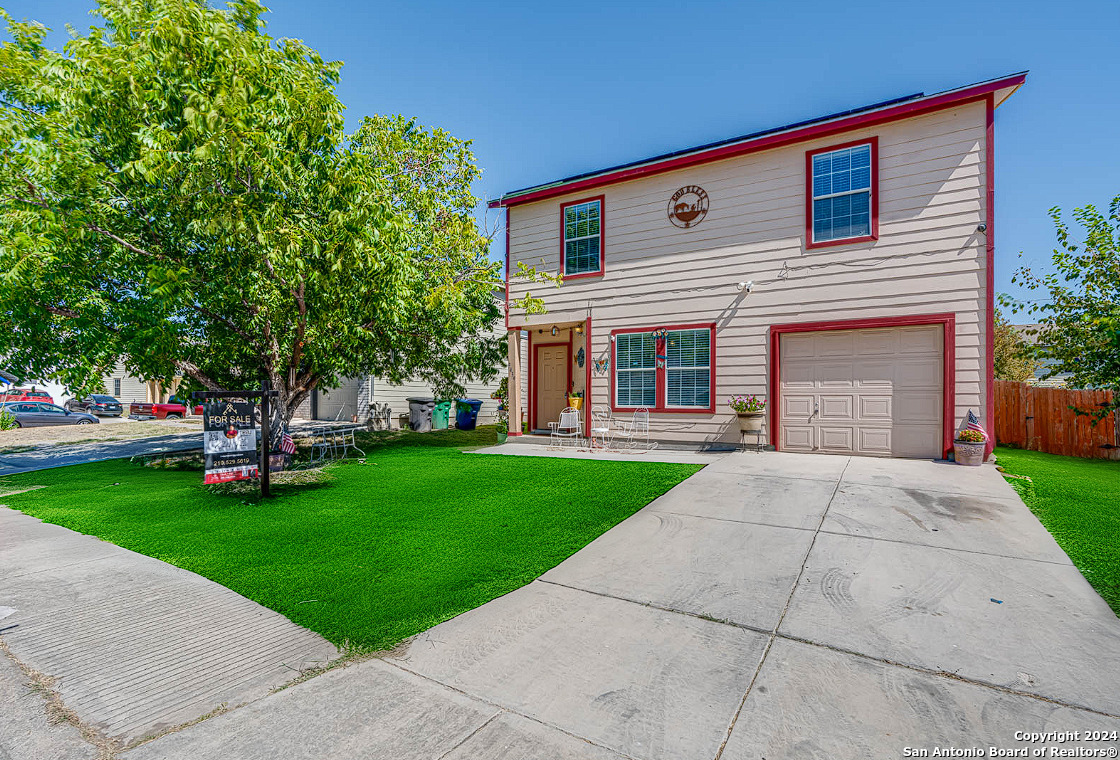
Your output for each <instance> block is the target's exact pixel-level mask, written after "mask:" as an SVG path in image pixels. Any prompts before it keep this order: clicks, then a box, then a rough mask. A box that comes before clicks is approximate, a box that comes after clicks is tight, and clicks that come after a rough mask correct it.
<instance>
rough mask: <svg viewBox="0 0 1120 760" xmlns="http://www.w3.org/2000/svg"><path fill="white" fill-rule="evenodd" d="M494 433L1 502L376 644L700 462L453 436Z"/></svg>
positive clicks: (566, 550)
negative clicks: (282, 474) (270, 482)
mask: <svg viewBox="0 0 1120 760" xmlns="http://www.w3.org/2000/svg"><path fill="white" fill-rule="evenodd" d="M484 439H487V440H489V441H492V440H493V430H492V429H490V430H483V431H481V432H480V433H479V434H476V435H474V436H471V435H470V434H462V433H458V432H457V431H452V432H449V433H442V434H432V435H423V436H422V435H415V434H410V435H407V436H404V437H403V438H400V439H398V440H395V441H385V440H384V437H381V440H380V441H371V440H370V438H368V437H367V440H366V441H365V443H364V444H363V447H364V448H366V451H367V452H369V454H370V455H369V457H368V459H367V461H366V463H365V464H358V463H356V462H355V463H347V464H342V465H338V466H334V467H332V468H330V473H331V474H332V475H333V480H332V481H331V482H330V483H328V484H326V485H322V486H318V487H313V488H308V487H303V488H298V487H289V488H287V489H280V491H281V493H280V494H279V495H278V496H276V497H274V498H272V499H270V500H266V501H264V502H259V501H258V500H256V499H253V498H251V497H248V496H246V495H229V494H215V493H212V492H211V491H210V490H208V489H207V488H205V487H203V486H202V485H201V480H202V474H201V473H200V472H192V471H176V470H160V469H154V468H151V467H141V466H139V465H135V464H130V463H128V462H127V461H120V460H118V461H111V462H100V463H96V464H89V465H78V466H74V467H65V468H60V469H55V470H44V471H41V472H35V473H27V474H24V475H15V476H11V477H9V478H7V479H6V480H5V481H4V482H2V483H0V492H3V491H4V490H11V489H12V488H21V487H28V486H47V487H46V488H42V489H39V490H35V491H29V492H26V493H22V494H15V495H9V496H3V497H0V501H2V502H3V503H6V504H8V505H9V506H11V507H13V508H15V509H19V510H22V511H23V512H26V513H28V514H30V515H34V516H36V517H39V518H42V519H43V520H46V521H48V522H52V523H56V524H58V525H63V526H65V527H67V528H71V529H73V530H76V531H80V532H82V533H88V534H92V535H95V536H99V537H100V538H103V539H105V540H107V541H112V542H113V543H115V544H119V545H120V546H124V547H126V548H128V549H132V550H134V551H137V552H141V553H143V554H147V555H149V556H152V557H157V558H159V559H161V560H164V561H166V562H170V563H171V564H174V565H178V566H179V567H182V568H185V569H187V570H192V571H194V572H196V573H199V574H201V575H204V576H206V577H207V578H211V579H213V580H215V581H217V582H218V583H221V584H222V585H224V586H228V587H229V588H231V589H233V590H234V591H237V592H238V593H240V594H242V595H244V596H247V597H249V598H250V599H253V600H255V601H257V602H259V603H261V604H263V605H265V606H266V607H270V608H272V609H274V610H276V611H278V612H280V613H282V614H284V615H286V616H287V617H288V618H290V619H291V620H293V621H295V622H296V623H298V624H300V625H302V626H306V627H307V628H310V629H312V630H314V631H317V632H319V633H320V634H322V635H323V636H325V637H326V638H327V639H329V640H331V641H332V642H334V643H336V644H340V645H349V646H351V647H353V648H356V649H361V650H376V649H383V648H387V647H390V646H392V645H393V644H395V643H396V642H398V641H400V640H401V639H403V638H405V637H407V636H411V635H412V634H415V633H418V632H419V631H423V630H425V629H427V628H429V627H431V626H433V625H435V624H436V623H439V622H441V621H443V620H447V619H448V618H451V617H453V616H455V615H457V614H459V613H461V612H464V611H466V610H469V609H472V608H474V607H477V606H478V605H480V604H483V603H484V602H487V601H489V600H490V599H493V598H495V597H498V596H501V595H502V594H505V593H507V592H509V591H512V590H514V589H516V588H518V587H519V586H522V585H524V584H526V583H528V582H530V581H531V580H533V579H534V578H536V577H537V576H539V575H540V574H541V573H543V572H544V571H546V570H548V569H549V568H551V567H554V566H555V565H556V564H558V563H559V562H560V561H562V560H563V559H564V558H566V557H568V556H570V555H571V554H573V553H574V552H575V551H577V550H578V549H580V548H581V547H583V546H585V545H586V544H587V543H588V542H590V541H591V540H592V539H594V538H595V537H596V536H599V535H600V534H602V533H603V532H605V531H606V530H608V529H609V528H611V527H612V526H614V525H616V524H618V523H619V522H621V521H622V520H623V519H625V518H626V517H628V516H629V515H631V514H633V513H634V512H635V511H637V510H638V509H640V508H641V507H642V506H644V505H645V504H647V503H649V502H650V501H652V500H653V499H654V498H656V497H657V496H658V495H660V494H662V493H664V492H665V491H666V490H668V489H669V488H671V487H672V486H674V485H675V484H677V483H679V482H680V481H681V480H684V479H685V478H687V477H688V476H689V475H691V474H692V473H694V472H695V471H696V470H698V469H699V467H697V466H693V465H680V464H661V463H653V462H605V461H583V460H570V459H556V458H545V457H509V456H488V455H473V454H465V453H463V452H462V451H460V450H459V449H458V448H455V447H454V445H455V444H464V443H465V444H471V445H478V444H479V443H481V442H482V441H483V440H484ZM415 444H421V445H415Z"/></svg>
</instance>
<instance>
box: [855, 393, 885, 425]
mask: <svg viewBox="0 0 1120 760" xmlns="http://www.w3.org/2000/svg"><path fill="white" fill-rule="evenodd" d="M892 401H893V398H892V397H891V396H869V395H862V396H860V397H859V418H858V419H859V420H860V421H861V422H863V421H886V422H889V421H890V419H891V412H892V407H893V406H894V404H893V403H892Z"/></svg>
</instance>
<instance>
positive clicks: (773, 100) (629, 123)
mask: <svg viewBox="0 0 1120 760" xmlns="http://www.w3.org/2000/svg"><path fill="white" fill-rule="evenodd" d="M0 4H2V5H3V6H4V7H5V8H7V10H8V11H9V12H10V13H11V14H12V15H13V16H15V17H17V18H35V19H38V20H40V21H42V22H44V23H46V24H47V25H48V26H51V27H53V28H55V29H56V30H59V33H57V34H55V35H53V36H52V41H55V42H56V43H57V44H61V43H62V42H63V41H64V35H63V33H62V32H61V30H62V28H63V25H64V24H65V23H67V22H69V23H71V24H73V25H75V26H80V27H84V26H87V25H88V24H89V20H88V17H87V16H86V13H87V11H88V10H89V8H90V7H91V5H92V3H91V2H90V0H81V1H77V0H0ZM265 4H266V5H267V6H268V7H269V8H271V9H272V13H271V14H269V16H268V17H267V18H268V21H269V32H270V33H271V34H272V35H273V36H278V37H280V36H283V37H297V38H300V39H303V40H304V41H306V42H307V43H308V44H310V45H312V46H313V47H315V48H318V49H319V50H320V51H321V52H322V54H323V56H324V57H325V58H328V59H333V60H341V61H344V62H345V63H346V65H345V67H344V68H343V70H342V83H341V86H340V88H339V93H340V96H341V98H342V100H343V101H344V102H345V103H346V105H347V107H348V109H349V110H348V113H349V121H350V123H351V124H354V123H356V122H357V120H358V119H360V118H361V117H362V116H363V115H365V114H372V113H403V114H407V115H410V116H417V117H419V119H420V120H421V121H422V122H423V123H425V124H432V125H439V126H442V127H444V128H446V129H448V130H449V131H451V132H452V133H454V134H455V135H457V136H459V137H463V138H469V139H472V140H474V150H475V153H476V156H477V159H478V163H479V165H480V166H481V167H482V169H483V172H484V174H483V177H482V179H481V181H480V182H479V183H478V185H477V186H476V195H478V196H480V197H483V198H485V197H497V196H498V195H500V194H501V193H502V192H504V191H508V190H512V189H516V188H520V187H524V186H526V185H532V184H536V183H539V182H544V181H548V180H552V179H556V178H559V177H564V176H568V175H571V174H575V173H579V172H583V171H588V170H592V169H597V168H602V167H605V166H610V165H614V164H618V163H623V162H626V161H630V160H634V159H639V158H643V157H646V156H650V155H654V154H657V153H662V152H665V151H669V150H675V149H680V148H686V147H689V146H692V145H697V144H701V143H705V142H710V141H712V140H718V139H722V138H726V137H731V136H734V135H739V134H744V133H748V132H752V131H755V130H759V129H764V128H767V127H772V126H778V125H781V124H785V123H788V122H793V121H799V120H802V119H807V118H812V117H815V116H820V115H823V114H827V113H831V112H835V111H840V110H845V109H848V108H853V107H858V106H862V105H866V104H869V103H873V102H877V101H881V100H885V99H888V98H891V97H897V96H902V95H907V94H911V93H915V92H919V91H924V92H927V93H929V92H935V91H938V90H943V89H949V88H952V87H956V86H959V85H963V84H967V83H971V82H976V81H980V80H984V79H988V78H992V77H996V76H1000V75H1003V74H1010V73H1013V72H1017V71H1021V70H1024V69H1030V71H1031V75H1030V77H1029V78H1028V80H1027V84H1026V86H1025V87H1024V88H1022V89H1021V90H1020V91H1019V92H1018V93H1017V94H1016V95H1015V96H1014V97H1013V98H1012V99H1011V100H1010V101H1009V102H1007V103H1006V104H1004V105H1003V106H1002V107H1001V108H1000V109H999V110H998V111H997V112H996V235H997V236H996V284H997V288H998V290H1000V291H1009V292H1010V291H1011V290H1012V286H1011V284H1010V276H1011V273H1012V271H1013V269H1014V268H1015V266H1016V265H1017V261H1018V260H1017V257H1018V254H1019V252H1020V251H1023V252H1024V258H1025V260H1027V261H1030V262H1032V263H1034V264H1041V265H1045V264H1046V262H1048V261H1049V254H1050V250H1051V249H1052V248H1053V246H1054V234H1053V227H1052V224H1051V223H1050V221H1049V219H1048V218H1047V214H1046V212H1047V209H1048V208H1050V207H1051V206H1055V205H1057V206H1061V207H1062V208H1063V209H1072V208H1073V207H1075V206H1079V205H1083V204H1086V203H1095V204H1097V205H1098V207H1102V208H1103V207H1105V206H1107V204H1108V201H1109V200H1110V199H1111V198H1112V197H1113V196H1115V195H1117V194H1120V98H1118V97H1117V92H1118V89H1117V87H1118V85H1117V82H1120V55H1118V47H1120V45H1118V43H1117V39H1120V3H1118V2H1116V0H1089V1H1088V2H1084V3H1077V4H1073V3H1067V4H1054V3H1043V2H1038V1H1037V0H1026V1H1023V0H1020V1H1019V2H988V1H985V0H981V2H977V1H976V0H968V1H967V2H958V1H957V0H949V1H942V2H938V3H918V2H896V3H883V2H881V0H879V1H878V2H860V1H859V0H850V1H849V2H846V3H834V2H821V1H819V0H800V1H799V2H738V3H685V2H680V1H679V0H677V1H676V2H660V1H656V2H655V1H653V0H650V1H648V2H644V3H641V4H640V5H639V4H637V3H615V4H611V3H584V2H567V3H547V4H546V3H511V2H508V0H507V2H502V3H488V2H474V3H464V2H430V3H424V2H413V3H401V2H394V3H384V2H343V1H342V0H318V1H317V2H306V0H305V1H304V2H295V1H294V0H271V1H269V0H265ZM888 9H889V10H888ZM501 245H502V238H501V237H499V239H498V241H497V246H498V248H497V250H496V251H495V254H498V255H500V254H501V253H502V251H501Z"/></svg>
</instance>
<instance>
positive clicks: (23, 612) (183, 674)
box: [0, 508, 337, 760]
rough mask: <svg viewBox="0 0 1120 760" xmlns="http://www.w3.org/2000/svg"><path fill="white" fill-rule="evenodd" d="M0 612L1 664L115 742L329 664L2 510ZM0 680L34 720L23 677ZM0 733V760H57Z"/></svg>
mask: <svg viewBox="0 0 1120 760" xmlns="http://www.w3.org/2000/svg"><path fill="white" fill-rule="evenodd" d="M0 608H7V609H4V610H3V612H4V613H5V615H4V617H3V619H2V620H0V639H2V641H3V643H4V644H5V645H6V646H7V647H8V649H9V651H10V652H11V655H12V656H13V657H14V658H15V659H16V660H18V662H19V663H21V664H22V665H23V666H24V667H26V668H30V669H33V670H36V671H39V672H41V673H43V674H45V675H47V676H49V677H52V678H54V679H56V683H55V688H56V689H57V691H58V696H59V697H60V698H61V706H63V707H64V708H66V709H68V710H72V711H73V712H74V713H75V714H76V716H77V718H78V719H79V720H80V721H82V722H83V723H84V724H85V725H86V726H87V727H89V728H91V729H93V731H94V732H95V733H96V734H99V735H100V737H101V738H102V739H104V740H106V741H112V742H116V743H117V744H124V743H127V742H130V741H134V740H136V739H139V738H141V737H144V736H146V735H149V734H151V733H154V732H159V731H162V730H165V729H168V728H171V727H173V726H176V725H178V724H181V723H185V722H188V721H192V720H194V719H196V718H199V717H201V716H203V715H205V714H207V713H210V712H211V711H213V710H215V709H218V708H220V707H222V706H223V705H225V706H229V707H233V706H235V705H238V704H241V703H243V702H247V701H251V700H254V699H258V698H260V697H263V696H265V695H267V694H268V693H269V692H270V690H272V689H273V688H275V687H278V686H281V685H283V684H286V683H288V682H290V681H292V680H293V679H294V678H296V677H297V676H298V675H299V674H300V671H301V669H307V668H313V667H316V666H322V665H324V664H326V663H327V662H328V661H329V660H331V659H332V658H334V657H336V656H337V649H336V648H335V647H334V646H333V645H332V644H330V643H329V642H327V641H325V640H324V639H322V638H321V637H320V636H318V635H317V634H314V633H312V632H311V631H308V630H306V629H304V628H300V627H299V626H297V625H295V624H294V623H292V622H290V621H289V620H287V619H286V618H284V617H283V616H281V615H279V614H277V613H275V612H272V611H271V610H268V609H266V608H264V607H262V606H260V605H259V604H256V603H255V602H252V601H250V600H248V599H246V598H244V597H242V596H240V595H238V594H236V593H234V592H233V591H230V590H229V589H227V588H225V587H224V586H220V585H218V584H217V583H213V582H212V581H209V580H206V579H205V578H202V577H200V576H198V575H195V574H194V573H190V572H187V571H185V570H180V569H179V568H176V567H173V566H171V565H168V564H166V563H164V562H160V561H159V560H156V559H152V558H150V557H146V556H143V555H140V554H136V553H134V552H130V551H128V550H126V549H122V548H120V547H119V546H116V545H114V544H110V543H106V542H103V541H100V540H98V539H96V538H94V537H92V536H85V535H82V534H79V533H75V532H73V531H70V530H67V529H66V528H62V527H59V526H57V525H51V524H48V523H43V522H40V521H39V520H38V519H36V518H33V517H29V516H27V515H24V514H22V513H20V512H16V511H14V510H10V509H6V508H0ZM13 679H15V683H13ZM0 680H2V681H3V682H4V686H3V687H2V688H4V689H6V690H7V691H9V692H11V693H16V694H23V695H24V699H23V700H22V701H23V702H24V703H26V702H27V699H29V698H30V699H33V700H37V701H38V705H37V709H38V711H39V713H40V714H42V710H43V702H42V700H41V699H40V698H39V697H38V696H37V695H33V694H31V695H29V693H28V689H27V686H26V682H25V680H26V679H23V678H22V676H21V675H19V674H16V673H15V671H13V670H12V669H11V668H10V667H8V668H7V669H5V670H0ZM0 732H2V733H0V758H4V757H5V756H4V751H7V752H8V754H9V755H10V756H11V757H13V758H20V760H24V759H27V760H32V759H34V758H38V757H42V758H43V759H44V760H47V759H48V758H54V757H61V756H63V755H61V754H58V753H57V752H56V751H54V750H52V751H50V752H47V750H45V749H44V752H45V754H38V753H36V752H34V751H25V750H23V749H19V747H22V746H23V745H24V744H26V745H27V746H32V747H34V746H43V747H49V746H51V744H52V742H55V741H56V740H57V741H63V740H62V739H58V737H56V736H51V735H41V732H39V734H40V735H39V736H38V738H35V737H32V736H29V737H24V738H23V739H19V732H18V731H17V730H16V728H15V727H13V726H12V725H10V724H6V723H4V722H0ZM17 739H19V741H18V742H17ZM21 742H22V743H21ZM17 749H19V751H17ZM75 756H80V755H75Z"/></svg>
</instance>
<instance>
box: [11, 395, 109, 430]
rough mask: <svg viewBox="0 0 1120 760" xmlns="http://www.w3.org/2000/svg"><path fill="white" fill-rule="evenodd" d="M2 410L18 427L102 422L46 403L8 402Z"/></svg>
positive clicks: (90, 415)
mask: <svg viewBox="0 0 1120 760" xmlns="http://www.w3.org/2000/svg"><path fill="white" fill-rule="evenodd" d="M0 409H2V410H4V411H5V412H7V413H8V414H10V415H12V416H13V417H15V418H16V427H44V426H46V425H97V424H98V423H100V422H101V420H99V419H97V418H96V417H94V416H93V415H92V414H86V413H85V412H71V411H69V410H66V409H63V408H62V407H61V406H58V405H57V404H48V403H47V402H45V401H8V402H6V403H3V404H0Z"/></svg>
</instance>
